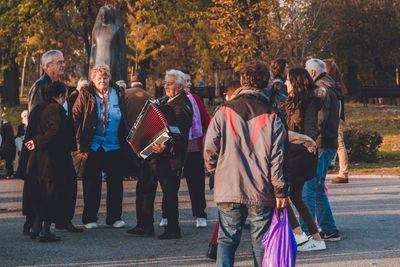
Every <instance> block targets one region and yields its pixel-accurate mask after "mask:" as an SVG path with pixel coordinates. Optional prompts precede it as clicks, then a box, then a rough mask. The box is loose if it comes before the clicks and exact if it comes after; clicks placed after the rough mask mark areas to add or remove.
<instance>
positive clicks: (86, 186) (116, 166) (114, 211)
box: [82, 147, 123, 225]
mask: <svg viewBox="0 0 400 267" xmlns="http://www.w3.org/2000/svg"><path fill="white" fill-rule="evenodd" d="M120 163H121V153H120V151H119V150H112V151H108V152H105V151H104V150H103V148H101V147H100V148H99V149H98V150H97V151H93V150H90V152H89V155H88V158H87V160H86V165H85V171H84V172H83V177H82V181H83V200H84V207H83V214H82V222H83V223H84V224H87V223H91V222H97V220H98V217H97V213H98V211H99V207H100V200H101V185H102V175H101V172H102V171H104V172H106V173H107V175H108V176H107V179H106V182H107V217H106V224H108V225H111V224H113V223H114V222H115V221H117V220H121V214H122V197H123V184H122V173H121V170H122V167H121V164H120Z"/></svg>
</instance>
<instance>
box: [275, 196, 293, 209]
mask: <svg viewBox="0 0 400 267" xmlns="http://www.w3.org/2000/svg"><path fill="white" fill-rule="evenodd" d="M289 204H290V200H289V198H288V197H285V198H279V197H277V198H276V208H277V209H283V208H286V207H287V206H288V205H289Z"/></svg>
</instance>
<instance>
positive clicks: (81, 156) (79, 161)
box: [71, 151, 89, 178]
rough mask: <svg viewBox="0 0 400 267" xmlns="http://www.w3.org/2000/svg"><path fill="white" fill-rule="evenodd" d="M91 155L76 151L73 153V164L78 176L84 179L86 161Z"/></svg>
mask: <svg viewBox="0 0 400 267" xmlns="http://www.w3.org/2000/svg"><path fill="white" fill-rule="evenodd" d="M88 154H89V153H83V152H78V151H74V152H71V156H72V162H73V164H74V168H75V172H76V176H77V177H80V178H82V176H83V172H84V171H85V165H86V160H87V158H88Z"/></svg>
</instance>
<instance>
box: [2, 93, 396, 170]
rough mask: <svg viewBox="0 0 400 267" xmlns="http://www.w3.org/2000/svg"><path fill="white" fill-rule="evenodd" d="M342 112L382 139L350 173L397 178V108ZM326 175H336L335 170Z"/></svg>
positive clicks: (15, 118)
mask: <svg viewBox="0 0 400 267" xmlns="http://www.w3.org/2000/svg"><path fill="white" fill-rule="evenodd" d="M219 102H220V99H216V103H215V104H214V105H210V106H208V105H207V103H206V108H207V110H208V112H209V113H210V114H211V115H212V114H213V112H214V108H215V106H216V105H217V104H219ZM21 103H22V104H21V105H20V106H18V107H13V108H8V109H6V110H5V116H4V118H5V119H6V120H8V121H10V122H11V123H12V125H13V127H14V131H15V133H16V128H17V126H18V125H19V124H20V121H21V118H20V114H21V111H22V110H24V109H27V104H26V98H25V99H22V100H21ZM345 113H346V122H345V125H344V129H346V128H347V127H358V126H364V127H368V128H371V129H373V130H375V131H378V132H379V133H380V134H381V135H382V136H383V143H382V145H381V146H380V148H379V152H378V162H376V163H366V162H361V163H351V164H350V173H351V174H395V175H400V107H397V106H390V105H371V104H370V105H368V106H367V107H365V106H363V105H362V104H346V105H345ZM336 165H337V164H336ZM329 173H337V169H335V170H331V171H329Z"/></svg>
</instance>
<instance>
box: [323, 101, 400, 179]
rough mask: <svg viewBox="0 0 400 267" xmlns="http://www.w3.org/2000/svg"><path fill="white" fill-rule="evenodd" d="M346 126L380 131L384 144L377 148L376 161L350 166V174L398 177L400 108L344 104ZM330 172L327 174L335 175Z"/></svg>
mask: <svg viewBox="0 0 400 267" xmlns="http://www.w3.org/2000/svg"><path fill="white" fill-rule="evenodd" d="M345 115H346V122H345V125H344V129H346V128H348V127H359V126H364V127H368V128H371V129H373V130H375V131H377V132H379V133H380V134H381V135H382V136H383V143H382V145H381V146H380V147H379V152H378V162H376V163H366V162H360V163H351V164H350V173H352V174H364V173H368V174H372V173H373V174H395V175H400V107H398V106H391V105H371V104H369V105H368V106H367V107H365V106H364V105H362V104H346V105H345ZM335 172H337V170H335V171H330V173H335Z"/></svg>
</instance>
